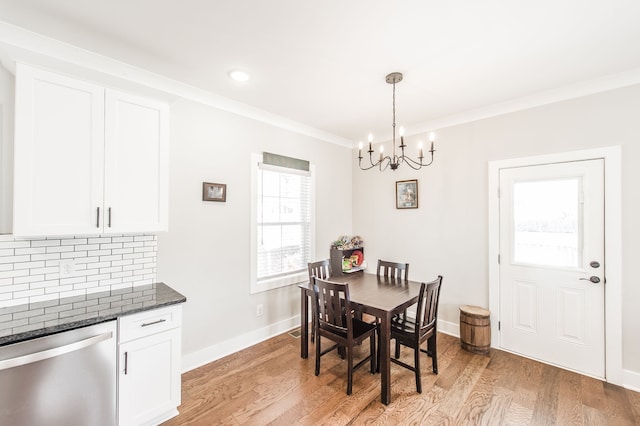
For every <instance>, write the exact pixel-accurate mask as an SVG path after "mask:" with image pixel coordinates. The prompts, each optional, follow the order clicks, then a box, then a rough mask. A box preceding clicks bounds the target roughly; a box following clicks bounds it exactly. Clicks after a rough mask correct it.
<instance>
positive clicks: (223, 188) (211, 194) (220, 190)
mask: <svg viewBox="0 0 640 426" xmlns="http://www.w3.org/2000/svg"><path fill="white" fill-rule="evenodd" d="M202 201H222V202H225V201H227V185H226V184H224V183H211V182H202Z"/></svg>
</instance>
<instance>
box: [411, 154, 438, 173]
mask: <svg viewBox="0 0 640 426" xmlns="http://www.w3.org/2000/svg"><path fill="white" fill-rule="evenodd" d="M429 152H431V161H429V162H428V163H423V162H422V159H420V162H418V161H415V160H414V159H412V158H410V157H404V160H405V163H407V164H408V165H409V166H410V167H411V168H412V169H413V170H419V169H420V168H422V167H427V166H430V165H431V163H433V153H434V152H435V150H434V151H429ZM415 166H417V167H415Z"/></svg>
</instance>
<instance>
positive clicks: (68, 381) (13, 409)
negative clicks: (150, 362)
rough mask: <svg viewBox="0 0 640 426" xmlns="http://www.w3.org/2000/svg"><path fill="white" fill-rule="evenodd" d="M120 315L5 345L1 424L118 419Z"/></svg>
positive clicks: (0, 368) (0, 350)
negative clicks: (117, 333) (117, 377)
mask: <svg viewBox="0 0 640 426" xmlns="http://www.w3.org/2000/svg"><path fill="white" fill-rule="evenodd" d="M116 374H117V372H116V321H109V322H105V323H101V324H96V325H92V326H88V327H83V328H78V329H75V330H71V331H65V332H62V333H58V334H54V335H50V336H46V337H40V338H37V339H33V340H29V341H25V342H20V343H14V344H11V345H7V346H2V347H0V424H2V425H29V426H35V425H38V426H40V425H46V426H48V425H54V426H57V425H65V426H69V425H83V426H84V425H100V426H102V425H115V424H116Z"/></svg>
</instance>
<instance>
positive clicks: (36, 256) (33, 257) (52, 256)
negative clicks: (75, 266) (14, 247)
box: [31, 253, 60, 260]
mask: <svg viewBox="0 0 640 426" xmlns="http://www.w3.org/2000/svg"><path fill="white" fill-rule="evenodd" d="M54 259H60V253H49V254H32V255H31V260H54Z"/></svg>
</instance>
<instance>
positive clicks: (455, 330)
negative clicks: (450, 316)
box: [438, 319, 460, 338]
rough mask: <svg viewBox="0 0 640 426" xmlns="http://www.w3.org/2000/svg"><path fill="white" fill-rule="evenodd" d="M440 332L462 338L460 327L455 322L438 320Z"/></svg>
mask: <svg viewBox="0 0 640 426" xmlns="http://www.w3.org/2000/svg"><path fill="white" fill-rule="evenodd" d="M438 331H439V332H440V333H444V334H448V335H449V336H453V337H458V338H459V337H460V325H459V324H456V323H455V322H449V321H442V320H441V319H439V320H438Z"/></svg>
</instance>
